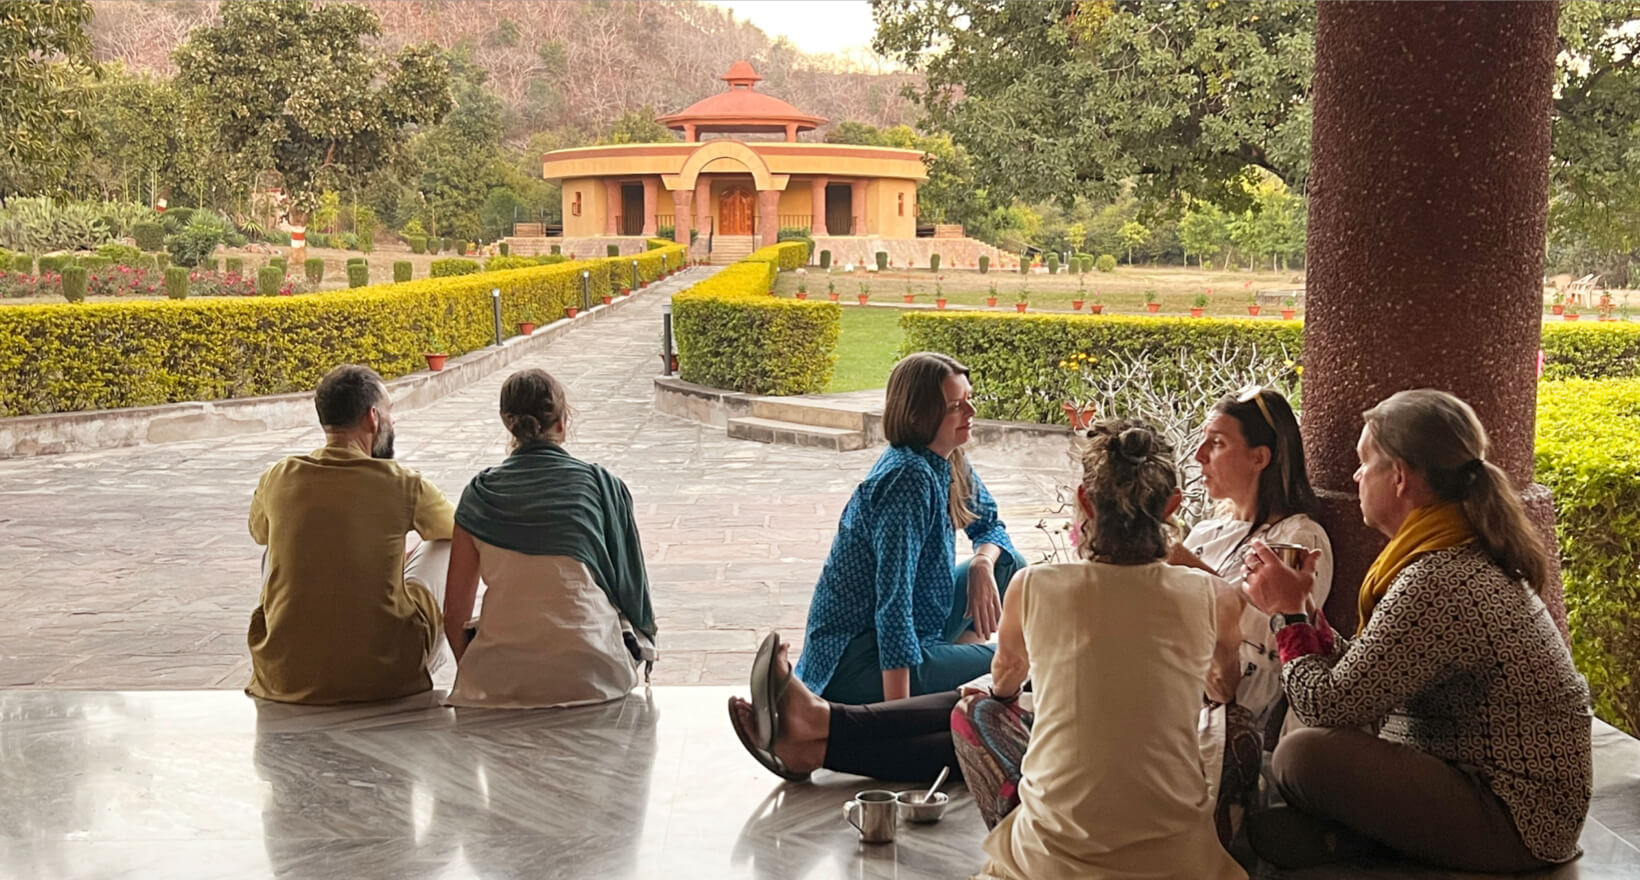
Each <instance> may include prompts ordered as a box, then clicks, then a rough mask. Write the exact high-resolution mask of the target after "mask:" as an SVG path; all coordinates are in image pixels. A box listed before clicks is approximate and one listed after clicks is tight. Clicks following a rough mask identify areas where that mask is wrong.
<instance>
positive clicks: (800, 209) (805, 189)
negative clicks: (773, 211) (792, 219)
mask: <svg viewBox="0 0 1640 880" xmlns="http://www.w3.org/2000/svg"><path fill="white" fill-rule="evenodd" d="M813 211H814V198H813V193H812V192H811V191H810V190H809V182H808V181H806V180H793V181H792V182H791V184H790V185H789V186H787V187H786V191H785V192H783V193H781V194H780V214H781V216H798V215H800V216H802V218H803V224H802V225H804V226H807V225H809V221H810V219H812V218H813V216H814V213H813Z"/></svg>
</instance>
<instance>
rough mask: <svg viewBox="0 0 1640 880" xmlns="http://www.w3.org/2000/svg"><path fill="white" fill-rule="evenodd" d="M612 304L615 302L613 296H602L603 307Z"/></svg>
mask: <svg viewBox="0 0 1640 880" xmlns="http://www.w3.org/2000/svg"><path fill="white" fill-rule="evenodd" d="M613 302H615V297H613V296H610V295H609V294H607V293H606V294H604V305H606V306H607V305H609V304H611V303H613Z"/></svg>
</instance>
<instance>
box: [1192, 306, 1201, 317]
mask: <svg viewBox="0 0 1640 880" xmlns="http://www.w3.org/2000/svg"><path fill="white" fill-rule="evenodd" d="M1201 316H1202V310H1201V309H1198V308H1196V307H1195V306H1191V307H1190V317H1192V318H1200V317H1201Z"/></svg>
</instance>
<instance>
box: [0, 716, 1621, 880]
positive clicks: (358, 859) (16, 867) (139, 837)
mask: <svg viewBox="0 0 1640 880" xmlns="http://www.w3.org/2000/svg"><path fill="white" fill-rule="evenodd" d="M733 692H734V691H733V689H731V688H723V687H703V686H695V687H657V688H655V689H654V690H653V691H651V692H638V693H634V694H633V695H631V696H629V697H628V698H626V699H625V700H624V701H622V702H619V703H614V704H609V705H605V706H599V707H590V708H585V709H577V710H568V711H545V712H499V711H483V710H452V709H447V708H443V707H441V706H440V705H439V704H438V699H437V697H436V695H434V694H429V695H424V696H421V697H418V698H412V699H409V700H405V701H401V702H398V703H393V704H386V705H377V706H371V707H363V708H352V707H350V708H333V709H303V708H295V707H289V706H280V705H274V704H258V703H257V702H255V701H252V700H250V699H249V698H247V697H245V696H243V695H241V694H238V693H233V692H229V691H141V692H112V691H48V690H4V691H0V877H3V878H19V880H24V878H26V880H35V878H52V880H56V878H63V880H69V878H74V880H78V878H99V880H100V878H168V880H170V878H174V880H194V878H265V877H281V878H341V877H346V878H466V877H485V878H511V877H519V878H525V877H528V878H609V880H622V878H651V877H653V878H696V877H701V878H706V877H710V878H726V880H728V878H771V880H772V878H792V880H830V878H867V877H869V878H895V880H920V878H961V877H966V876H968V875H969V874H971V873H972V872H973V871H975V870H976V869H977V868H978V867H979V866H980V862H981V857H980V851H979V841H980V838H981V837H982V833H983V826H982V824H981V822H980V818H979V814H978V812H977V811H976V809H975V808H974V805H973V802H972V801H971V800H970V799H969V798H968V797H967V795H966V794H965V793H963V792H962V789H961V786H960V785H958V786H952V787H951V791H952V793H953V795H955V798H954V801H953V805H952V808H951V809H950V810H949V812H948V813H947V814H946V817H945V819H944V820H943V821H942V822H940V823H939V824H937V825H933V826H926V827H912V826H902V827H901V830H900V833H899V837H898V840H897V841H896V842H894V843H892V844H887V845H873V846H868V845H862V844H859V843H858V842H856V839H855V836H854V833H853V831H852V830H851V829H850V828H849V827H848V826H847V825H846V824H844V822H843V819H842V817H841V810H840V805H841V804H842V803H843V801H844V800H846V799H847V798H848V797H849V796H850V795H851V794H852V793H853V792H855V791H857V790H860V789H863V788H868V787H876V785H875V784H874V783H870V782H868V781H867V780H863V779H860V778H858V777H850V776H841V775H837V774H829V773H821V774H817V775H816V777H815V781H814V782H813V783H810V784H802V785H783V784H781V783H780V782H779V781H778V780H776V779H774V778H773V777H771V776H769V775H768V774H767V773H765V772H764V771H763V770H762V769H761V768H759V767H758V766H757V765H756V764H754V763H753V762H752V761H751V759H750V758H748V757H747V756H746V755H745V754H744V753H743V752H742V751H741V750H740V747H739V744H738V743H737V742H736V741H735V739H734V737H733V735H732V734H731V733H730V732H729V730H728V726H727V721H726V720H725V714H724V700H725V698H726V696H727V695H728V694H730V693H733ZM1597 741H1598V743H1599V745H1598V747H1597V754H1598V759H1597V760H1598V768H1597V777H1598V778H1597V785H1598V788H1599V793H1598V794H1597V799H1596V804H1595V809H1594V814H1593V818H1591V820H1590V822H1589V823H1588V826H1587V829H1586V830H1585V832H1584V847H1585V849H1586V850H1587V855H1585V856H1584V858H1583V859H1582V860H1580V861H1579V862H1577V863H1575V864H1573V865H1571V866H1568V867H1565V868H1562V869H1560V870H1558V871H1553V872H1548V873H1545V874H1539V875H1535V876H1537V877H1539V878H1553V880H1597V878H1598V880H1607V878H1611V880H1615V878H1619V877H1625V878H1633V877H1640V849H1636V847H1635V846H1634V844H1635V843H1637V842H1640V743H1636V742H1635V741H1634V740H1631V739H1628V738H1627V737H1623V736H1621V735H1620V734H1617V733H1615V732H1614V731H1611V730H1610V729H1609V728H1604V727H1603V726H1600V728H1598V729H1597ZM890 787H892V786H890ZM1261 876H1268V877H1291V878H1294V880H1300V878H1301V880H1321V878H1344V880H1352V878H1359V880H1367V878H1373V880H1389V878H1436V877H1450V876H1453V875H1449V874H1445V873H1437V872H1422V871H1415V870H1409V869H1406V868H1402V867H1397V866H1387V865H1386V866H1373V867H1361V868H1349V869H1329V870H1325V871H1311V872H1306V873H1289V874H1280V873H1269V872H1266V873H1265V874H1262V875H1261Z"/></svg>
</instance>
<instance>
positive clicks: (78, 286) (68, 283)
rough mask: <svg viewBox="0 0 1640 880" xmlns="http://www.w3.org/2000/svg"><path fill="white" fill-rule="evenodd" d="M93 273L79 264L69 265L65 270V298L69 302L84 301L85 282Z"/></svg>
mask: <svg viewBox="0 0 1640 880" xmlns="http://www.w3.org/2000/svg"><path fill="white" fill-rule="evenodd" d="M90 274H91V273H89V272H87V271H86V270H84V269H82V268H80V267H79V266H69V267H68V268H66V269H64V270H63V299H66V300H68V301H69V302H76V303H77V302H83V301H84V300H85V283H86V279H87V278H88V277H89V276H90Z"/></svg>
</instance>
